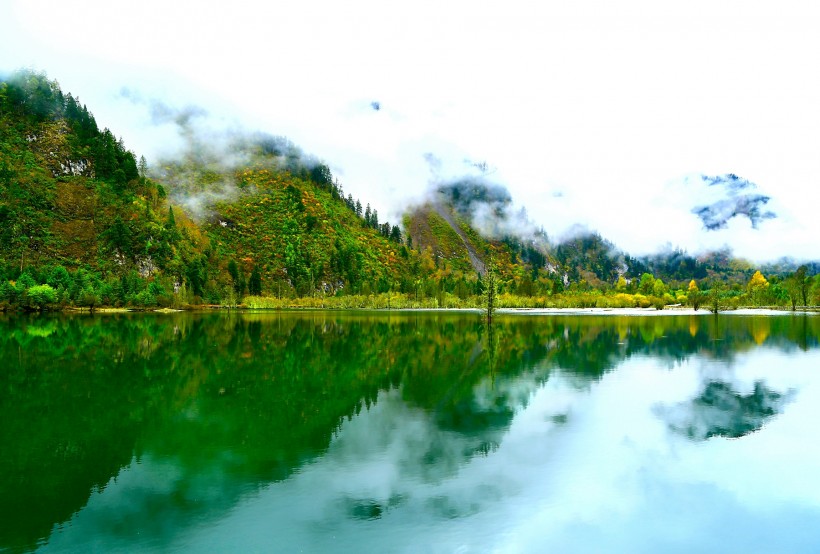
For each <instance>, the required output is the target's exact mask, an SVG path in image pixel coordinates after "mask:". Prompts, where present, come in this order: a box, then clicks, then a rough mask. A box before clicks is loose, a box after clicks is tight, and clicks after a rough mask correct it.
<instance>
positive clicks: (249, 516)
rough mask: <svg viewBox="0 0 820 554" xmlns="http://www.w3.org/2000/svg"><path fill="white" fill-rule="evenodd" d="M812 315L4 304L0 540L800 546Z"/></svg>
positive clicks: (816, 411) (812, 546)
mask: <svg viewBox="0 0 820 554" xmlns="http://www.w3.org/2000/svg"><path fill="white" fill-rule="evenodd" d="M818 345H820V317H819V316H816V315H815V316H812V315H800V314H797V315H793V314H784V315H777V316H767V317H766V316H740V315H720V316H717V317H715V316H713V315H711V314H703V315H697V316H664V315H657V316H646V317H624V316H616V315H607V316H556V315H551V316H535V315H498V316H496V318H495V323H494V324H493V326H492V328H490V329H488V328H487V326H486V324H485V323H482V320H481V318H480V316H479V315H477V314H474V313H455V314H454V313H442V312H432V313H431V312H393V313H384V312H381V313H376V312H369V313H368V312H296V313H291V312H286V313H179V314H154V313H149V314H100V315H93V316H92V315H74V316H64V315H46V316H15V317H8V316H5V317H0V422H1V423H2V425H1V426H0V551H9V552H27V551H34V550H37V551H42V552H206V551H207V552H228V551H230V552H322V553H326V552H379V553H385V552H397V553H404V552H407V553H410V552H413V553H415V552H433V553H436V552H441V553H451V552H454V553H456V552H457V553H469V552H503V553H507V552H510V553H530V552H532V553H541V552H561V553H572V552H583V553H587V552H629V553H636V552H653V553H654V552H664V553H669V552H687V553H688V552H721V553H722V552H727V551H729V552H741V551H742V552H791V553H794V552H817V551H818V549H820V526H818V525H817V524H818V522H820V478H818V471H819V470H820V430H818V428H819V426H818V422H820V349H818Z"/></svg>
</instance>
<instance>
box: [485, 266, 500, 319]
mask: <svg viewBox="0 0 820 554" xmlns="http://www.w3.org/2000/svg"><path fill="white" fill-rule="evenodd" d="M484 287H485V290H484V298H485V301H486V306H487V323H492V322H493V314H494V313H495V309H496V295H497V294H498V281H497V279H496V275H495V263H494V262H493V259H492V257H490V260H489V262H488V263H487V275H486V279H485V283H484Z"/></svg>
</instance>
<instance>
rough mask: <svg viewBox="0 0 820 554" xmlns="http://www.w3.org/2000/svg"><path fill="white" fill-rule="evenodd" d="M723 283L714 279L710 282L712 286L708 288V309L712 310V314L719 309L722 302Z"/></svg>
mask: <svg viewBox="0 0 820 554" xmlns="http://www.w3.org/2000/svg"><path fill="white" fill-rule="evenodd" d="M723 289H724V285H723V283H720V282H718V281H715V282H714V283H712V288H711V289H710V290H709V295H708V299H709V309H710V310H711V311H712V313H713V314H717V313H718V312H719V311H720V308H721V307H722V303H723Z"/></svg>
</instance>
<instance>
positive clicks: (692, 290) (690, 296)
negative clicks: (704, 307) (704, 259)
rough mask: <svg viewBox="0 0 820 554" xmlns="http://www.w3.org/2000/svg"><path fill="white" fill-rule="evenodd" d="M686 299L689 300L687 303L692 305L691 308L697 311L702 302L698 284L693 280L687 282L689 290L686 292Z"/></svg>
mask: <svg viewBox="0 0 820 554" xmlns="http://www.w3.org/2000/svg"><path fill="white" fill-rule="evenodd" d="M686 298H687V300H689V303H690V304H692V308H694V310H695V311H698V308H700V304H701V302H703V293H702V292H700V289H699V288H698V284H697V283H696V282H695V280H694V279H692V280H691V281H689V288H688V289H687V291H686Z"/></svg>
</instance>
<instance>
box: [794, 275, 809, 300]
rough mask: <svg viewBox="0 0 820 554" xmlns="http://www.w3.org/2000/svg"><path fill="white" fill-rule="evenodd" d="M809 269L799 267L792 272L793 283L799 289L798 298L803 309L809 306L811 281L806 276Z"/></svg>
mask: <svg viewBox="0 0 820 554" xmlns="http://www.w3.org/2000/svg"><path fill="white" fill-rule="evenodd" d="M808 271H809V268H808V267H806V266H805V265H801V266H800V267H798V268H797V271H795V272H794V277H795V281H796V282H797V286H798V287H799V289H800V298H801V299H802V300H803V307H804V308H805V307H806V306H808V304H809V288H810V287H811V279H810V278H809V276H808Z"/></svg>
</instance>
